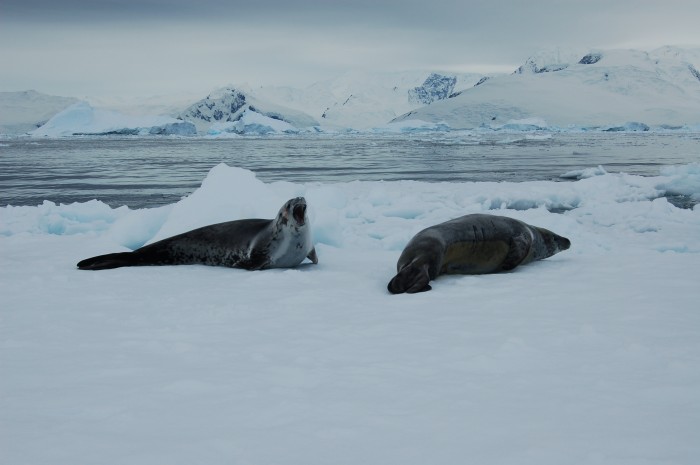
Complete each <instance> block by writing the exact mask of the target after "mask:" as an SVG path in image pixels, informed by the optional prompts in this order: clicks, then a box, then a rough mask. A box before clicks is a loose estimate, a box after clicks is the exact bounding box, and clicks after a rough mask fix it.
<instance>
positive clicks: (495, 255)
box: [387, 214, 571, 294]
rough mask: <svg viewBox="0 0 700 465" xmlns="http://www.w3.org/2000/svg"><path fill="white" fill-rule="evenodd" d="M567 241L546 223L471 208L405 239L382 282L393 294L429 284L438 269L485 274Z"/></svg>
mask: <svg viewBox="0 0 700 465" xmlns="http://www.w3.org/2000/svg"><path fill="white" fill-rule="evenodd" d="M570 246H571V241H569V239H567V238H565V237H562V236H559V235H557V234H555V233H553V232H551V231H549V230H547V229H544V228H539V227H537V226H531V225H529V224H526V223H523V222H522V221H519V220H515V219H513V218H507V217H504V216H496V215H486V214H473V215H465V216H462V217H460V218H455V219H453V220H450V221H446V222H444V223H440V224H437V225H435V226H430V227H429V228H426V229H424V230H422V231H420V232H419V233H418V234H416V235H415V236H414V237H413V238H412V239H411V240H410V241H409V242H408V244H407V245H406V248H405V249H404V250H403V252H402V253H401V256H400V257H399V261H398V263H397V264H396V271H397V275H396V276H394V278H393V279H392V280H391V281H390V282H389V285H388V286H387V288H388V290H389V292H391V293H392V294H400V293H403V292H407V293H410V294H412V293H416V292H424V291H429V290H430V289H432V288H431V287H430V285H429V284H428V283H429V282H430V281H431V280H433V279H435V278H437V277H438V276H439V275H442V274H484V273H497V272H499V271H509V270H512V269H513V268H515V267H516V266H518V265H524V264H526V263H529V262H532V261H534V260H541V259H543V258H547V257H551V256H552V255H554V254H556V253H558V252H561V251H562V250H566V249H568V248H569V247H570Z"/></svg>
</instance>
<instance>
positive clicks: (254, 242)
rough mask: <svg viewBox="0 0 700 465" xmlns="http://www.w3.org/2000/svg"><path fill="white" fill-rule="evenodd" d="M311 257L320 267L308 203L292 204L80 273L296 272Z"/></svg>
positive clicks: (96, 263) (91, 263)
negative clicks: (164, 268) (160, 268)
mask: <svg viewBox="0 0 700 465" xmlns="http://www.w3.org/2000/svg"><path fill="white" fill-rule="evenodd" d="M305 258H308V259H309V260H311V261H312V262H313V263H318V258H317V257H316V250H315V249H314V245H313V241H312V238H311V230H310V226H309V220H308V218H307V216H306V200H305V199H304V198H303V197H297V198H294V199H291V200H289V201H287V202H286V203H285V204H284V205H283V206H282V208H281V209H280V211H279V213H278V214H277V216H276V217H275V218H274V219H271V220H265V219H244V220H235V221H227V222H225V223H218V224H212V225H209V226H204V227H202V228H198V229H193V230H192V231H189V232H186V233H182V234H178V235H177V236H172V237H168V238H166V239H163V240H161V241H158V242H154V243H153V244H149V245H145V246H143V247H141V248H139V249H136V250H134V251H133V252H119V253H111V254H107V255H99V256H97V257H92V258H88V259H85V260H82V261H81V262H79V263H78V268H80V269H81V270H105V269H110V268H119V267H122V266H149V265H194V264H200V265H212V266H228V267H233V268H243V269H246V270H263V269H266V268H291V267H294V266H297V265H299V264H300V263H301V262H303V261H304V259H305Z"/></svg>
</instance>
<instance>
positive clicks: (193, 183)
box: [0, 133, 700, 208]
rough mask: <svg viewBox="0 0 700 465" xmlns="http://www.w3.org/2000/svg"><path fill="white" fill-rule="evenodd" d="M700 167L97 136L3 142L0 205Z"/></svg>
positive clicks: (498, 138) (613, 151) (664, 139)
mask: <svg viewBox="0 0 700 465" xmlns="http://www.w3.org/2000/svg"><path fill="white" fill-rule="evenodd" d="M699 160H700V134H694V133H565V134H553V135H527V136H526V135H523V134H503V133H494V134H481V133H465V134H457V135H455V134H449V135H447V136H444V135H442V136H426V135H421V136H414V135H403V136H376V137H370V136H318V137H315V136H308V137H279V138H235V139H203V138H159V137H151V138H145V137H119V138H112V137H99V138H98V137H92V138H87V137H86V138H68V139H28V138H20V139H3V140H0V205H2V206H6V205H38V204H40V203H42V202H43V201H44V200H51V201H53V202H56V203H70V202H84V201H87V200H91V199H98V200H101V201H103V202H105V203H107V204H109V205H111V206H113V207H116V206H121V205H128V206H130V207H132V208H143V207H155V206H160V205H165V204H169V203H172V202H176V201H177V200H179V199H180V198H182V197H183V196H185V195H187V194H189V193H191V192H192V191H193V190H195V189H196V188H197V187H199V185H200V184H201V182H202V180H203V179H204V178H205V176H206V174H207V172H208V171H209V170H210V169H211V168H212V167H213V166H215V165H217V164H218V163H221V162H224V163H226V164H228V165H231V166H238V167H241V168H246V169H249V170H252V171H254V172H255V173H256V174H257V176H258V178H259V179H261V180H263V181H278V180H286V181H290V182H297V183H303V182H344V181H352V180H364V181H373V180H388V181H389V180H402V179H413V180H420V181H428V182H440V181H447V182H467V181H508V182H520V181H532V180H557V181H562V182H566V181H563V180H562V179H561V178H560V177H559V176H560V175H562V174H564V173H566V172H569V171H572V170H577V169H583V168H590V167H595V166H598V165H602V166H603V167H604V168H605V169H606V170H607V171H609V172H626V173H631V174H639V175H645V176H653V175H657V174H659V168H660V167H661V166H664V165H674V164H686V163H692V162H697V161H699Z"/></svg>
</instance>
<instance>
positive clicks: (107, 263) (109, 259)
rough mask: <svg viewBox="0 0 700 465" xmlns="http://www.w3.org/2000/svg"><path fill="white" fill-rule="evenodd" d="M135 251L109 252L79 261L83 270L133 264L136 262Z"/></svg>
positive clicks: (79, 266) (107, 268)
mask: <svg viewBox="0 0 700 465" xmlns="http://www.w3.org/2000/svg"><path fill="white" fill-rule="evenodd" d="M134 258H135V257H134V255H133V252H119V253H108V254H107V255H98V256H97V257H92V258H86V259H85V260H82V261H80V262H78V268H79V269H81V270H109V269H111V268H119V267H122V266H133V265H135V264H136V261H135V260H134Z"/></svg>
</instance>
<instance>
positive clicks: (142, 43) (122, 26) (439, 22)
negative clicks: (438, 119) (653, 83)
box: [0, 0, 700, 96]
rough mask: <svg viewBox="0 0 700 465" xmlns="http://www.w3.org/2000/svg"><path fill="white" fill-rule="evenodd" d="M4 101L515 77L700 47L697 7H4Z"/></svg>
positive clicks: (437, 0)
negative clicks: (394, 78) (523, 66)
mask: <svg viewBox="0 0 700 465" xmlns="http://www.w3.org/2000/svg"><path fill="white" fill-rule="evenodd" d="M0 8H1V10H0V43H2V44H3V47H0V62H2V63H11V64H12V65H11V66H7V67H4V69H3V71H2V79H1V80H0V90H19V89H22V88H28V87H35V88H37V90H40V91H45V92H50V93H62V94H64V95H66V94H68V95H77V96H82V95H86V94H88V95H89V94H120V93H131V94H136V93H155V92H156V91H158V90H161V91H177V90H178V89H180V90H190V89H193V88H195V87H196V88H199V87H201V88H211V87H213V86H216V85H224V84H227V83H230V82H233V83H236V82H243V81H248V82H250V83H253V84H255V83H260V84H271V83H273V84H274V83H276V84H281V83H284V82H287V83H291V84H296V85H300V84H303V83H311V82H313V81H314V80H317V79H319V78H324V77H329V76H331V75H334V74H338V73H340V72H342V71H344V70H347V69H356V68H376V69H382V70H392V69H409V68H436V67H442V68H444V69H453V70H457V69H463V70H466V69H479V70H484V69H494V70H495V69H498V70H503V69H508V68H509V67H512V68H514V67H516V66H517V65H519V64H520V63H521V62H523V61H524V60H525V59H526V58H527V57H528V56H529V55H530V54H533V53H535V52H536V51H537V50H539V49H543V48H553V47H563V48H569V47H571V48H579V49H588V48H609V47H619V46H624V47H642V48H653V47H656V46H660V45H664V44H676V43H681V44H700V33H699V32H698V31H697V29H698V28H697V25H696V18H698V17H700V5H698V4H697V2H696V1H695V0H693V1H681V0H669V1H666V2H658V1H649V0H637V1H631V0H623V1H618V2H609V1H607V0H605V1H598V0H587V1H581V0H578V1H572V0H557V1H554V0H531V1H528V2H525V1H516V0H511V1H503V0H491V1H479V2H477V1H466V2H465V1H453V0H434V1H432V2H425V1H417V0H390V1H383V2H377V1H376V0H372V1H370V0H359V1H353V2H338V3H337V4H335V3H333V2H328V1H322V0H303V1H296V2H295V1H290V0H286V1H282V0H256V1H255V2H251V1H245V2H239V1H225V0H204V1H196V2H195V1H192V0H188V1H184V0H141V1H133V0H124V1H109V0H91V1H87V0H61V1H60V2H57V1H55V0H44V1H37V0H26V1H20V0H3V2H2V4H0Z"/></svg>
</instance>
